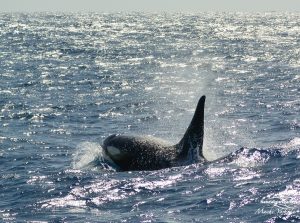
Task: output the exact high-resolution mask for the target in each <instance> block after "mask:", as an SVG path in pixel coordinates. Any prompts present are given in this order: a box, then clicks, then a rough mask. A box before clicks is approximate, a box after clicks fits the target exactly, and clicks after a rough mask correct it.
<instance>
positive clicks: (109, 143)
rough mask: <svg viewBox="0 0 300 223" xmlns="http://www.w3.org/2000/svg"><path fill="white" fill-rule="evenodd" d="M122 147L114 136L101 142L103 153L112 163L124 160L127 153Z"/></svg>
mask: <svg viewBox="0 0 300 223" xmlns="http://www.w3.org/2000/svg"><path fill="white" fill-rule="evenodd" d="M123 146H124V145H122V144H121V143H120V141H119V140H118V136H117V135H115V134H114V135H111V136H109V137H107V138H106V139H105V140H104V142H103V149H104V151H105V152H106V154H107V155H108V156H109V157H110V158H111V159H112V160H113V161H122V160H123V159H126V155H127V152H126V150H124V148H123Z"/></svg>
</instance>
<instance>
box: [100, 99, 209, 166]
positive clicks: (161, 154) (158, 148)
mask: <svg viewBox="0 0 300 223" xmlns="http://www.w3.org/2000/svg"><path fill="white" fill-rule="evenodd" d="M204 105H205V95H203V96H202V97H201V98H200V99H199V102H198V104H197V107H196V110H195V113H194V116H193V118H192V121H191V123H190V125H189V126H188V128H187V130H186V132H185V134H184V135H183V138H182V139H181V140H180V141H179V142H178V143H177V144H176V145H169V144H168V143H165V142H162V140H160V139H155V138H149V137H143V136H128V135H111V136H109V137H107V138H106V139H105V140H104V141H103V145H102V147H103V149H104V152H105V154H106V155H107V156H108V157H109V158H110V160H112V161H113V163H114V164H115V165H116V166H117V170H118V171H142V170H159V169H164V168H170V167H175V166H184V165H189V164H192V163H199V162H201V163H205V162H208V161H207V160H206V159H205V157H204V156H203V151H202V149H203V137H204Z"/></svg>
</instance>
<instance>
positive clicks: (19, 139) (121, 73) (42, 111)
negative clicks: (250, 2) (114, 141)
mask: <svg viewBox="0 0 300 223" xmlns="http://www.w3.org/2000/svg"><path fill="white" fill-rule="evenodd" d="M299 24H300V15H299V14H283V13H282V14H276V13H261V14H242V13H235V14H230V13H205V14H142V13H132V14H91V13H90V14H53V13H42V14H5V13H4V14H0V111H1V112H0V219H1V221H2V222H300V174H299V173H300V119H299V117H300V116H299V114H300V93H299V92H300V88H299V86H300V85H299V83H300V59H299V58H300V51H299V49H300V26H299ZM203 94H205V95H206V96H207V103H206V115H205V139H204V141H205V142H204V150H205V151H204V153H205V156H206V157H207V158H208V159H210V160H214V159H217V158H220V157H222V156H224V155H228V154H229V156H227V158H226V159H221V160H219V161H218V162H213V163H211V164H209V165H200V164H194V165H190V166H185V167H175V168H171V169H164V170H158V171H149V172H147V171H144V172H143V171H141V172H121V173H120V172H115V171H114V170H113V169H107V168H106V169H104V168H103V167H104V166H105V163H104V162H102V148H101V143H102V141H103V139H105V137H107V136H108V135H110V134H113V133H121V134H132V135H133V134H138V135H149V136H155V137H159V138H163V139H165V140H168V141H170V142H172V143H176V142H177V141H179V140H180V139H181V137H182V136H183V134H184V132H185V130H186V128H187V126H188V124H189V122H190V120H191V118H192V115H193V112H194V109H195V106H196V103H197V101H198V99H199V97H200V96H201V95H203ZM241 147H244V149H240V148H241Z"/></svg>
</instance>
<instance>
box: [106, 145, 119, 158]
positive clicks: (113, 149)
mask: <svg viewBox="0 0 300 223" xmlns="http://www.w3.org/2000/svg"><path fill="white" fill-rule="evenodd" d="M106 150H107V152H108V154H109V155H110V156H111V158H115V159H120V158H121V151H120V150H119V149H118V148H116V147H114V146H108V147H107V148H106Z"/></svg>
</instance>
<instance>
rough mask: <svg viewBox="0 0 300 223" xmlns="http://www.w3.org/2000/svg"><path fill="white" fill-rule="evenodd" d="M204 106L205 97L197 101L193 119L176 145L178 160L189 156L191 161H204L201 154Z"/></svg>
mask: <svg viewBox="0 0 300 223" xmlns="http://www.w3.org/2000/svg"><path fill="white" fill-rule="evenodd" d="M204 105H205V95H203V96H202V97H201V98H200V99H199V102H198V104H197V107H196V110H195V113H194V116H193V119H192V121H191V123H190V125H189V127H188V128H187V130H186V132H185V134H184V136H183V138H182V139H181V140H180V142H179V143H178V144H177V145H176V147H177V149H178V153H179V154H178V158H179V159H185V158H186V157H189V156H190V157H189V158H190V159H192V160H193V161H199V160H206V159H205V158H204V156H203V152H202V149H203V137H204Z"/></svg>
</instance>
